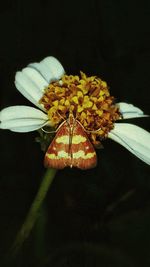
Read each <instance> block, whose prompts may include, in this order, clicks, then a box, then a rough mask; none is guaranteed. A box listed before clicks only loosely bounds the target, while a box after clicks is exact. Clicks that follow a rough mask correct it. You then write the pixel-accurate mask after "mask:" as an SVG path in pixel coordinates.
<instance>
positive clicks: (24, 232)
mask: <svg viewBox="0 0 150 267" xmlns="http://www.w3.org/2000/svg"><path fill="white" fill-rule="evenodd" d="M55 174H56V170H55V169H48V170H47V171H46V173H45V175H44V177H43V180H42V182H41V185H40V188H39V190H38V192H37V195H36V197H35V199H34V201H33V203H32V205H31V208H30V210H29V212H28V214H27V217H26V219H25V222H24V223H23V225H22V227H21V229H20V231H19V232H18V234H17V236H16V239H15V242H14V244H13V246H12V248H11V255H12V256H13V257H15V256H17V254H18V252H19V251H20V249H21V247H22V245H23V243H24V241H25V240H26V239H27V238H28V236H29V235H30V232H31V230H32V228H33V227H34V224H35V222H36V219H37V217H38V211H39V209H40V207H41V205H42V203H43V200H44V198H45V196H46V194H47V191H48V189H49V187H50V186H51V184H52V181H53V179H54V177H55Z"/></svg>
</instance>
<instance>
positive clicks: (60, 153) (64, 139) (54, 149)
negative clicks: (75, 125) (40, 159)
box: [44, 121, 71, 169]
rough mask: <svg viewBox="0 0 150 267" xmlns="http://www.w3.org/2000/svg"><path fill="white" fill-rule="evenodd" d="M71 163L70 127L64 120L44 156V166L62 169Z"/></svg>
mask: <svg viewBox="0 0 150 267" xmlns="http://www.w3.org/2000/svg"><path fill="white" fill-rule="evenodd" d="M70 164H71V154H70V128H69V125H68V123H67V122H66V121H65V122H64V123H62V125H61V126H60V127H59V129H58V131H57V133H56V135H55V137H54V139H53V141H52V142H51V144H50V146H49V147H48V150H47V152H46V154H45V158H44V166H45V167H46V168H55V169H63V168H65V167H67V166H70Z"/></svg>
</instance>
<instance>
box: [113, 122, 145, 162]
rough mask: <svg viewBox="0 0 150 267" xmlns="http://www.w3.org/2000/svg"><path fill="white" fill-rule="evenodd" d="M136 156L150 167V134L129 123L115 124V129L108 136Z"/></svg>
mask: <svg viewBox="0 0 150 267" xmlns="http://www.w3.org/2000/svg"><path fill="white" fill-rule="evenodd" d="M108 137H109V138H111V139H113V140H114V141H116V142H118V143H119V144H121V145H122V146H124V147H125V148H126V149H128V150H129V151H130V152H131V153H133V154H134V155H135V156H137V157H138V158H140V159H141V160H143V161H144V162H145V163H147V164H149V165H150V133H149V132H147V131H145V130H144V129H142V128H140V127H138V126H136V125H133V124H128V123H115V128H114V129H113V130H111V132H110V133H109V135H108Z"/></svg>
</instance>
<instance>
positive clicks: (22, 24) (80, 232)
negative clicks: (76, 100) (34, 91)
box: [0, 0, 150, 267]
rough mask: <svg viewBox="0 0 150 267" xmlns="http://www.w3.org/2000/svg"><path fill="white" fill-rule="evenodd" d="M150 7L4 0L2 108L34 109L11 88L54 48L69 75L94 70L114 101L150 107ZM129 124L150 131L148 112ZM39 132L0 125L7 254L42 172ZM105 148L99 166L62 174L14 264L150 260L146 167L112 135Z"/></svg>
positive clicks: (0, 219)
mask: <svg viewBox="0 0 150 267" xmlns="http://www.w3.org/2000/svg"><path fill="white" fill-rule="evenodd" d="M149 11H150V9H149V1H148V0H147V1H146V0H144V1H134V0H132V1H131V0H130V1H129V0H127V1H121V0H120V1H119V0H116V1H113V0H105V1H104V0H103V1H98V0H93V1H92V0H89V1H82V0H80V1H79V0H76V1H63V0H62V1H59V0H57V1H48V0H45V1H44V0H43V1H42V0H32V1H19V0H18V1H17V0H14V1H10V0H5V1H1V4H0V36H1V41H0V88H1V108H4V107H7V106H11V105H18V104H25V105H31V106H32V104H31V103H29V102H28V101H27V100H26V99H25V98H24V97H23V96H22V95H21V94H20V93H19V92H18V91H17V90H16V89H15V85H14V76H15V73H16V71H17V70H21V69H22V68H23V67H25V66H26V65H27V64H29V63H30V62H38V61H40V60H42V59H43V58H44V57H46V56H49V55H52V56H55V57H56V58H58V59H59V60H60V62H61V63H62V65H63V66H64V68H65V70H66V72H67V73H68V74H79V71H80V70H82V71H84V72H86V73H87V74H88V75H93V74H94V75H98V76H99V77H101V78H102V79H104V80H106V81H107V83H108V84H109V86H110V91H111V94H112V95H114V96H115V97H116V100H117V101H118V102H119V101H124V102H128V103H133V104H134V105H136V106H138V107H140V108H141V109H143V111H144V112H145V113H146V114H148V113H149V96H150V93H149V91H150V79H149V70H150V63H149V62H150V32H149V24H150V23H149ZM131 123H134V124H136V125H139V126H141V127H143V128H144V129H147V130H148V128H149V118H139V119H132V120H131ZM36 136H37V134H36V132H33V133H24V134H23V133H22V134H19V133H13V132H10V131H7V130H6V131H1V138H0V140H1V178H0V253H1V257H3V255H4V254H5V253H6V252H7V250H8V249H9V247H10V245H11V244H12V242H13V240H14V238H15V235H16V233H17V231H18V230H19V228H20V226H21V224H22V223H23V221H24V219H25V216H26V214H27V211H28V209H29V207H30V205H31V203H32V201H33V199H34V196H35V194H36V192H37V190H38V187H39V184H40V181H41V179H42V176H43V174H44V171H45V170H44V167H43V156H44V155H43V153H42V152H41V150H40V147H39V145H38V144H37V143H36V142H35V137H36ZM103 145H104V149H103V150H99V151H98V152H97V153H98V166H97V167H96V168H95V169H93V170H89V171H85V172H83V171H80V170H77V169H65V170H63V171H59V172H58V173H57V175H56V178H55V180H54V182H53V184H52V187H51V189H50V190H49V192H48V195H47V197H46V201H45V205H44V208H43V211H42V212H43V213H42V214H41V216H40V220H39V223H37V224H36V227H35V228H34V230H33V231H32V234H31V236H30V238H29V239H28V240H27V241H26V243H25V245H24V247H23V249H22V252H21V253H20V255H19V256H18V257H17V260H16V262H15V265H14V266H19V267H20V266H35V265H36V266H67V267H69V266H93V267H95V266H106V267H107V266H143V267H146V266H150V256H149V251H150V197H149V194H150V177H149V167H148V166H147V165H146V164H145V163H143V162H141V161H140V160H139V159H137V158H136V157H134V156H133V155H132V154H130V153H129V152H128V151H126V150H125V149H124V148H123V147H121V146H119V145H118V144H117V143H115V142H113V141H110V140H106V141H105V142H104V143H103ZM123 196H124V198H123V200H122V201H121V199H122V197H123ZM40 227H41V230H39V229H40ZM39 233H43V234H42V237H40V234H39ZM44 234H45V237H44V240H43V235H44Z"/></svg>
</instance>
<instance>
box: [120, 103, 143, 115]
mask: <svg viewBox="0 0 150 267" xmlns="http://www.w3.org/2000/svg"><path fill="white" fill-rule="evenodd" d="M117 105H118V106H119V110H120V112H121V114H122V116H123V118H124V119H130V118H137V117H147V115H144V113H143V111H142V110H141V109H140V108H138V107H135V106H133V105H132V104H128V103H124V102H120V103H118V104H117Z"/></svg>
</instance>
